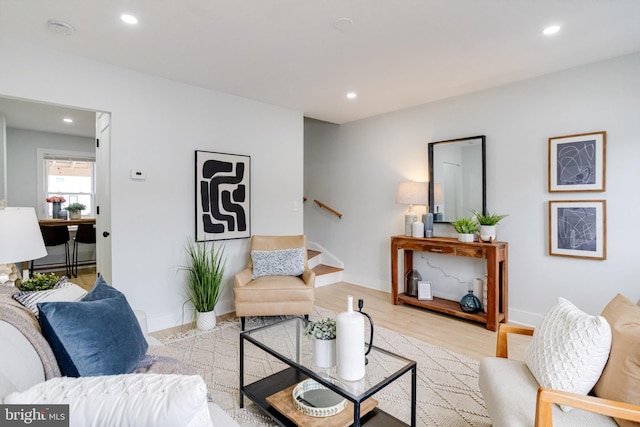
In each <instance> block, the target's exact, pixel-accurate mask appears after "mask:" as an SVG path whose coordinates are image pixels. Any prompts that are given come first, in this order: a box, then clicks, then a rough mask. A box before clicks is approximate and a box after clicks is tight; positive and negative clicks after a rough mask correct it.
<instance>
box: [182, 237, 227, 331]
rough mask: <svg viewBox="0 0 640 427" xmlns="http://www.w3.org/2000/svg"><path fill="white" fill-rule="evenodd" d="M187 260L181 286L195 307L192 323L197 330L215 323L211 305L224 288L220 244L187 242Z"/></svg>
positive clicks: (222, 250)
mask: <svg viewBox="0 0 640 427" xmlns="http://www.w3.org/2000/svg"><path fill="white" fill-rule="evenodd" d="M186 250H187V255H188V264H187V265H186V266H185V267H182V269H183V270H185V271H186V272H187V278H186V284H185V288H186V291H187V295H188V296H189V300H188V301H191V303H192V304H193V307H194V308H195V311H196V326H197V328H198V329H201V330H208V329H213V328H214V327H215V326H216V314H215V307H216V304H218V301H219V299H220V296H221V294H222V290H223V289H224V281H223V279H224V269H225V262H226V259H225V256H224V247H223V246H218V248H216V247H215V245H214V244H213V243H212V244H210V245H207V244H206V243H201V244H198V243H197V242H189V243H188V244H187V247H186Z"/></svg>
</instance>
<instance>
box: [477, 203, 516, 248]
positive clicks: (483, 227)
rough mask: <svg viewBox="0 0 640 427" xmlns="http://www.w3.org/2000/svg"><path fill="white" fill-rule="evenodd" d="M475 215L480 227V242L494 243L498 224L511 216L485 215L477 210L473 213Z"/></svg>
mask: <svg viewBox="0 0 640 427" xmlns="http://www.w3.org/2000/svg"><path fill="white" fill-rule="evenodd" d="M473 215H474V216H475V218H476V221H478V224H479V226H480V240H482V241H483V242H494V241H495V240H496V224H498V223H499V222H500V221H501V220H502V219H503V218H505V217H507V216H509V215H498V214H492V213H487V214H486V215H485V214H482V213H480V212H478V211H475V210H474V211H473Z"/></svg>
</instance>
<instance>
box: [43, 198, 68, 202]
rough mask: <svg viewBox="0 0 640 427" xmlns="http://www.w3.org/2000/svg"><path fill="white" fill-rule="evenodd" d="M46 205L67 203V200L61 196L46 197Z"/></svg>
mask: <svg viewBox="0 0 640 427" xmlns="http://www.w3.org/2000/svg"><path fill="white" fill-rule="evenodd" d="M46 200H47V203H64V202H66V201H67V199H65V198H64V197H62V196H51V197H47V199H46Z"/></svg>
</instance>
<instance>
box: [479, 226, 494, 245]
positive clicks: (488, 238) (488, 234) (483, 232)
mask: <svg viewBox="0 0 640 427" xmlns="http://www.w3.org/2000/svg"><path fill="white" fill-rule="evenodd" d="M480 240H482V241H483V242H494V241H495V240H496V226H495V225H481V226H480Z"/></svg>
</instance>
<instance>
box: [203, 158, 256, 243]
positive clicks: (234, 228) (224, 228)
mask: <svg viewBox="0 0 640 427" xmlns="http://www.w3.org/2000/svg"><path fill="white" fill-rule="evenodd" d="M250 168H251V157H249V156H243V155H238V154H225V153H212V152H209V151H196V241H198V242H202V241H209V240H226V239H243V238H248V237H251V227H250V221H251V213H250V206H251V205H250V201H251V197H250V188H249V186H250V182H251V180H250Z"/></svg>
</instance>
